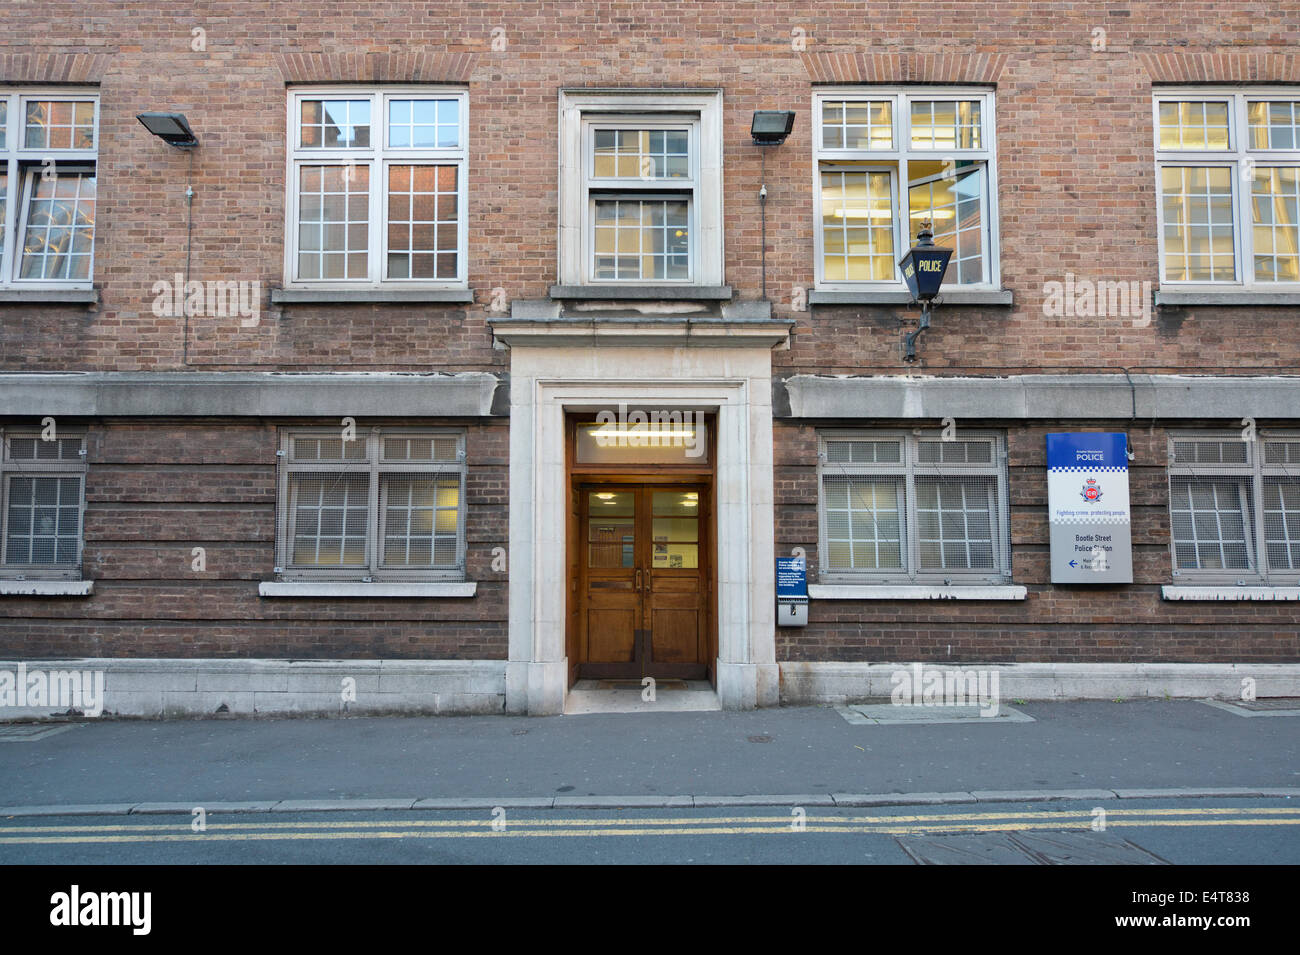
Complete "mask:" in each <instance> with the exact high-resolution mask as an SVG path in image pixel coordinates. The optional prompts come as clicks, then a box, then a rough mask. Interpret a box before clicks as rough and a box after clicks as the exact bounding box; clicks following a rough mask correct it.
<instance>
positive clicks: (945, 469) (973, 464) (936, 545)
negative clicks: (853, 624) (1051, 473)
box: [817, 430, 1011, 583]
mask: <svg viewBox="0 0 1300 955" xmlns="http://www.w3.org/2000/svg"><path fill="white" fill-rule="evenodd" d="M817 457H818V466H817V480H818V489H819V490H818V507H817V512H818V531H819V535H818V539H819V545H818V553H819V556H820V568H821V570H820V576H821V579H822V580H823V581H824V582H831V583H833V582H844V583H848V582H855V581H856V582H859V583H861V582H864V581H866V582H872V583H913V582H922V583H925V582H939V581H947V582H967V583H969V582H976V581H979V582H994V583H1005V582H1006V581H1007V580H1008V579H1009V578H1010V576H1011V537H1010V529H1009V504H1008V497H1007V468H1006V444H1005V438H1004V436H1003V435H1001V434H999V433H996V432H988V431H969V432H965V433H964V434H961V435H959V436H957V437H955V438H953V439H950V440H944V438H943V435H942V433H941V432H938V431H936V432H921V433H920V434H916V433H913V432H910V431H856V430H855V431H847V430H846V431H838V430H832V431H823V432H821V433H819V435H818V455H817Z"/></svg>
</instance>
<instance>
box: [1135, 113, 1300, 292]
mask: <svg viewBox="0 0 1300 955" xmlns="http://www.w3.org/2000/svg"><path fill="white" fill-rule="evenodd" d="M1154 119H1155V126H1156V135H1155V144H1156V147H1155V151H1156V178H1157V182H1158V185H1159V195H1160V203H1159V221H1160V263H1161V272H1160V278H1161V281H1162V282H1164V283H1179V282H1183V283H1198V284H1206V285H1220V286H1245V287H1250V286H1258V287H1268V288H1276V287H1278V285H1279V283H1287V282H1300V92H1296V91H1292V92H1290V93H1288V92H1286V91H1279V90H1271V89H1269V90H1264V89H1261V90H1258V91H1255V92H1251V91H1241V90H1229V91H1224V90H1213V89H1210V90H1178V91H1171V92H1161V93H1157V94H1156V96H1155V113H1154Z"/></svg>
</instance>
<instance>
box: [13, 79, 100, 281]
mask: <svg viewBox="0 0 1300 955" xmlns="http://www.w3.org/2000/svg"><path fill="white" fill-rule="evenodd" d="M98 152H99V94H98V93H97V92H96V91H94V90H90V89H73V88H60V89H57V90H29V89H5V88H3V87H0V288H15V289H22V288H29V289H36V288H50V287H58V288H73V289H89V288H90V287H91V282H92V280H93V277H94V257H95V203H96V176H95V165H96V160H97V158H98Z"/></svg>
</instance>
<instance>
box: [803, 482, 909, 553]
mask: <svg viewBox="0 0 1300 955" xmlns="http://www.w3.org/2000/svg"><path fill="white" fill-rule="evenodd" d="M822 501H823V507H824V508H825V512H826V558H825V559H826V565H827V566H828V567H831V568H833V569H835V570H859V569H866V570H877V569H882V568H888V569H893V570H901V569H902V567H903V551H904V542H903V482H902V479H901V478H893V479H891V478H884V479H872V478H869V477H864V476H861V475H826V477H825V478H824V479H823V482H822Z"/></svg>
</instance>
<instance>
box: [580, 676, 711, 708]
mask: <svg viewBox="0 0 1300 955" xmlns="http://www.w3.org/2000/svg"><path fill="white" fill-rule="evenodd" d="M647 689H648V688H647V687H644V686H642V685H641V682H640V681H639V680H579V681H578V682H577V683H575V684H574V685H573V689H571V690H569V699H568V701H567V702H566V703H565V706H564V714H565V715H566V716H577V715H582V714H587V713H699V712H703V711H708V710H720V709H722V704H721V703H719V702H718V694H717V693H716V692H715V691H714V689H713V687H712V686H710V685H709V682H708V681H707V680H657V681H655V684H654V699H653V700H647V699H645V696H646V695H647V694H646V690H647Z"/></svg>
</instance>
